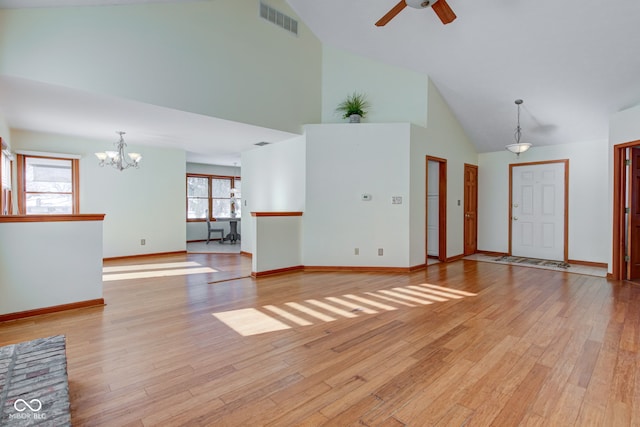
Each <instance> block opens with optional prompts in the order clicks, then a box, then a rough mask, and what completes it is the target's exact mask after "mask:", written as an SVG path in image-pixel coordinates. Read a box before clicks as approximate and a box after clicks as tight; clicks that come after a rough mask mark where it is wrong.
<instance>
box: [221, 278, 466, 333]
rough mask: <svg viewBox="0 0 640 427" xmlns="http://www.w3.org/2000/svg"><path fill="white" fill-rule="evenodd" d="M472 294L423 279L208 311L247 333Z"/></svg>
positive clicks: (226, 323)
mask: <svg viewBox="0 0 640 427" xmlns="http://www.w3.org/2000/svg"><path fill="white" fill-rule="evenodd" d="M476 295H477V294H474V293H471V292H465V291H459V290H457V289H450V288H445V287H442V286H436V285H431V284H428V283H423V284H420V285H410V286H405V287H395V288H392V289H380V290H377V291H372V292H364V296H360V295H353V294H346V295H342V296H340V297H334V296H330V297H326V298H324V299H323V300H322V301H321V300H319V299H307V300H304V301H302V302H293V301H292V302H286V303H284V304H283V305H284V306H281V307H277V306H275V305H265V306H264V307H259V308H244V309H239V310H231V311H224V312H220V313H212V315H213V316H214V317H215V318H217V319H218V320H220V321H221V322H223V323H224V324H225V325H227V326H228V327H230V328H231V329H233V330H234V331H236V332H237V333H239V334H240V335H242V336H250V335H257V334H263V333H267V332H275V331H281V330H284V329H290V328H293V327H297V326H310V325H313V324H314V323H318V322H332V321H335V320H337V319H338V318H347V319H352V318H355V317H360V316H362V315H367V314H376V313H378V312H379V311H378V310H385V311H391V310H397V309H398V307H396V306H394V305H390V304H389V302H391V303H393V304H395V305H400V306H404V307H418V306H419V305H423V306H426V305H430V304H435V303H439V302H440V303H442V302H446V301H450V300H460V299H463V298H466V297H473V296H476ZM381 300H382V301H384V302H381ZM345 307H346V308H347V309H345Z"/></svg>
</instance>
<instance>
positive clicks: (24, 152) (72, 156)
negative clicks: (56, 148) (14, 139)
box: [15, 150, 82, 159]
mask: <svg viewBox="0 0 640 427" xmlns="http://www.w3.org/2000/svg"><path fill="white" fill-rule="evenodd" d="M15 153H16V154H22V155H24V156H39V157H55V158H58V159H81V158H82V155H81V154H65V153H47V152H44V151H27V150H16V151H15Z"/></svg>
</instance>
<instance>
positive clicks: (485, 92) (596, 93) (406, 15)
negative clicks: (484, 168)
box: [288, 0, 640, 152]
mask: <svg viewBox="0 0 640 427" xmlns="http://www.w3.org/2000/svg"><path fill="white" fill-rule="evenodd" d="M447 1H448V4H449V5H450V6H451V8H452V9H453V10H454V12H455V13H456V15H457V19H456V20H455V21H453V22H452V23H450V24H448V25H443V24H442V23H441V22H440V20H439V19H438V17H437V16H436V14H435V13H434V11H433V10H432V9H430V8H427V9H413V8H410V7H406V8H405V9H404V10H403V11H402V12H401V13H400V14H398V15H397V16H396V17H395V18H394V19H393V20H391V21H390V22H389V23H388V24H387V25H386V26H384V27H376V26H375V25H374V23H375V22H376V21H377V20H378V19H380V18H381V17H382V16H383V15H384V14H385V13H386V12H387V11H388V10H389V9H391V8H392V7H393V6H395V5H396V4H397V0H350V1H343V0H322V1H310V0H288V3H289V4H290V5H291V6H292V8H293V9H294V10H295V11H296V13H297V14H298V15H299V16H300V17H301V18H302V20H303V21H304V22H305V23H306V24H307V25H308V26H309V27H310V28H311V29H312V30H313V31H314V33H315V34H316V35H317V36H318V37H319V38H320V39H321V40H322V41H323V42H324V43H326V44H329V45H332V46H336V47H340V48H343V49H345V50H348V51H351V52H354V53H357V54H360V55H363V56H366V57H370V58H374V59H378V60H380V61H384V62H387V63H390V64H395V65H398V66H402V67H406V68H409V69H412V70H415V71H419V72H422V73H425V74H427V75H429V77H430V78H431V79H432V80H433V81H434V83H435V85H436V86H437V87H438V89H439V90H440V92H441V93H442V95H443V96H444V99H445V100H446V101H447V103H448V104H449V106H450V108H451V109H452V110H453V112H454V114H455V115H456V116H457V118H458V119H459V121H460V122H461V123H462V125H463V127H464V129H465V130H466V132H467V134H468V135H469V137H470V138H471V140H472V142H473V143H474V144H475V145H476V147H477V149H478V151H480V152H487V151H497V150H500V149H502V148H503V147H504V146H505V145H506V144H508V143H510V142H513V139H514V136H513V133H514V130H515V126H516V111H517V110H516V105H515V103H514V101H515V100H516V99H518V98H521V99H523V100H524V104H523V105H522V114H521V122H522V127H523V140H526V141H529V142H532V143H533V144H535V145H552V144H560V143H571V142H581V141H592V140H604V139H606V138H607V136H608V121H609V116H610V115H611V114H612V113H615V112H617V111H620V110H622V109H625V108H628V107H631V106H634V105H637V104H638V103H640V55H639V54H638V41H640V25H638V18H639V17H640V2H638V1H637V0H615V1H610V2H602V1H596V0H562V1H558V0H537V1H530V0H484V1H475V0H447ZM389 84H393V82H389Z"/></svg>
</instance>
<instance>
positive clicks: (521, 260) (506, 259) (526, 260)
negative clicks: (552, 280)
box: [495, 255, 571, 268]
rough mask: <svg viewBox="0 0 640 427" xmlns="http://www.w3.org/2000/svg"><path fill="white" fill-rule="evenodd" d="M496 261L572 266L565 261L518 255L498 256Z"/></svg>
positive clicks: (544, 265)
mask: <svg viewBox="0 0 640 427" xmlns="http://www.w3.org/2000/svg"><path fill="white" fill-rule="evenodd" d="M495 261H500V262H513V263H516V264H528V265H537V266H540V267H558V268H569V267H571V266H570V265H569V264H567V263H566V262H564V261H550V260H546V259H537V258H525V257H518V256H508V255H505V256H501V257H500V258H496V259H495Z"/></svg>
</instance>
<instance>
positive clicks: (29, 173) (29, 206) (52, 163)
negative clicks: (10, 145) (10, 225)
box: [18, 155, 79, 215]
mask: <svg viewBox="0 0 640 427" xmlns="http://www.w3.org/2000/svg"><path fill="white" fill-rule="evenodd" d="M18 177H19V179H18V185H20V199H19V200H18V205H19V206H18V209H19V211H20V213H22V214H27V215H32V214H76V213H78V212H79V200H78V160H77V159H65V158H56V157H44V156H31V155H18Z"/></svg>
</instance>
